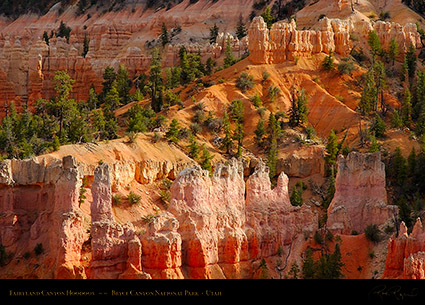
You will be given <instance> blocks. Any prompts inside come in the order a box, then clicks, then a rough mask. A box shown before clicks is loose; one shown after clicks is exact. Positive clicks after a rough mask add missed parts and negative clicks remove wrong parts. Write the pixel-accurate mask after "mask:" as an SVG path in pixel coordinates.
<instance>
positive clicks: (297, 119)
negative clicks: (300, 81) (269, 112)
mask: <svg viewBox="0 0 425 305" xmlns="http://www.w3.org/2000/svg"><path fill="white" fill-rule="evenodd" d="M292 91H293V92H292V106H291V108H290V109H289V114H288V116H289V124H290V125H291V126H300V125H302V124H304V123H306V122H307V115H308V107H307V103H308V99H307V95H306V94H305V90H304V89H302V90H301V93H300V95H299V96H298V97H296V96H295V88H293V89H292Z"/></svg>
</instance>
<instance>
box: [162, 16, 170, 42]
mask: <svg viewBox="0 0 425 305" xmlns="http://www.w3.org/2000/svg"><path fill="white" fill-rule="evenodd" d="M160 39H161V44H162V46H163V47H165V45H166V44H167V43H169V42H170V40H169V37H168V30H167V26H166V25H165V22H163V23H162V27H161V36H160Z"/></svg>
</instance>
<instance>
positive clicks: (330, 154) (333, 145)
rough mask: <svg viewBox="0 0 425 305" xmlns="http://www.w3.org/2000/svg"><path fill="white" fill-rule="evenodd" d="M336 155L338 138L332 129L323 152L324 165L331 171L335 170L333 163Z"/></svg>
mask: <svg viewBox="0 0 425 305" xmlns="http://www.w3.org/2000/svg"><path fill="white" fill-rule="evenodd" d="M337 156H338V139H337V136H336V134H335V131H334V130H333V129H332V130H331V132H330V134H329V137H328V143H327V144H326V152H325V161H326V165H327V167H328V171H329V169H330V170H331V171H334V172H335V164H336V158H337Z"/></svg>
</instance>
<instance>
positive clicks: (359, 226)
mask: <svg viewBox="0 0 425 305" xmlns="http://www.w3.org/2000/svg"><path fill="white" fill-rule="evenodd" d="M395 215H397V207H396V206H392V205H387V192H386V189H385V166H384V163H383V162H381V155H380V153H373V154H360V153H356V152H352V153H350V154H349V155H348V156H347V157H346V158H344V157H343V156H340V157H339V158H338V171H337V175H336V179H335V195H334V198H333V199H332V202H331V204H330V205H329V208H328V220H327V226H328V228H329V229H330V230H331V231H333V232H338V233H343V234H351V232H352V231H353V230H355V231H357V232H359V233H361V232H363V231H364V229H365V228H366V227H367V226H368V225H370V224H377V225H382V224H384V223H386V222H388V221H391V220H392V219H393V218H394V216H395Z"/></svg>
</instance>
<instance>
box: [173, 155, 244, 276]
mask: <svg viewBox="0 0 425 305" xmlns="http://www.w3.org/2000/svg"><path fill="white" fill-rule="evenodd" d="M244 191H245V183H244V180H243V168H242V164H240V163H238V162H237V161H236V160H232V161H231V164H229V165H223V164H220V165H218V166H217V169H216V171H215V173H214V175H213V176H212V177H210V176H209V172H208V171H205V170H202V169H201V168H200V167H198V166H197V167H193V168H189V169H185V170H183V171H181V172H180V174H179V175H178V177H177V179H176V180H175V181H174V183H173V185H172V187H171V198H172V199H171V201H170V205H169V209H168V210H169V211H170V212H171V213H172V214H174V215H175V217H176V218H177V220H178V221H179V223H180V226H179V229H178V232H179V233H180V235H181V238H182V252H183V254H182V264H183V265H185V266H186V267H187V270H188V276H189V277H190V278H224V277H227V278H229V277H234V276H235V277H238V276H237V275H235V274H234V272H238V270H239V268H238V266H234V265H235V264H238V263H239V261H241V260H246V259H247V258H248V256H247V254H248V253H247V250H248V248H247V240H246V235H245V233H244V231H243V225H244V223H245V213H244V212H245V202H244ZM220 264H225V265H232V266H226V268H223V269H222V268H220V267H219V265H220ZM227 267H228V268H227ZM228 270H231V271H232V272H231V274H225V273H226V271H228Z"/></svg>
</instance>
